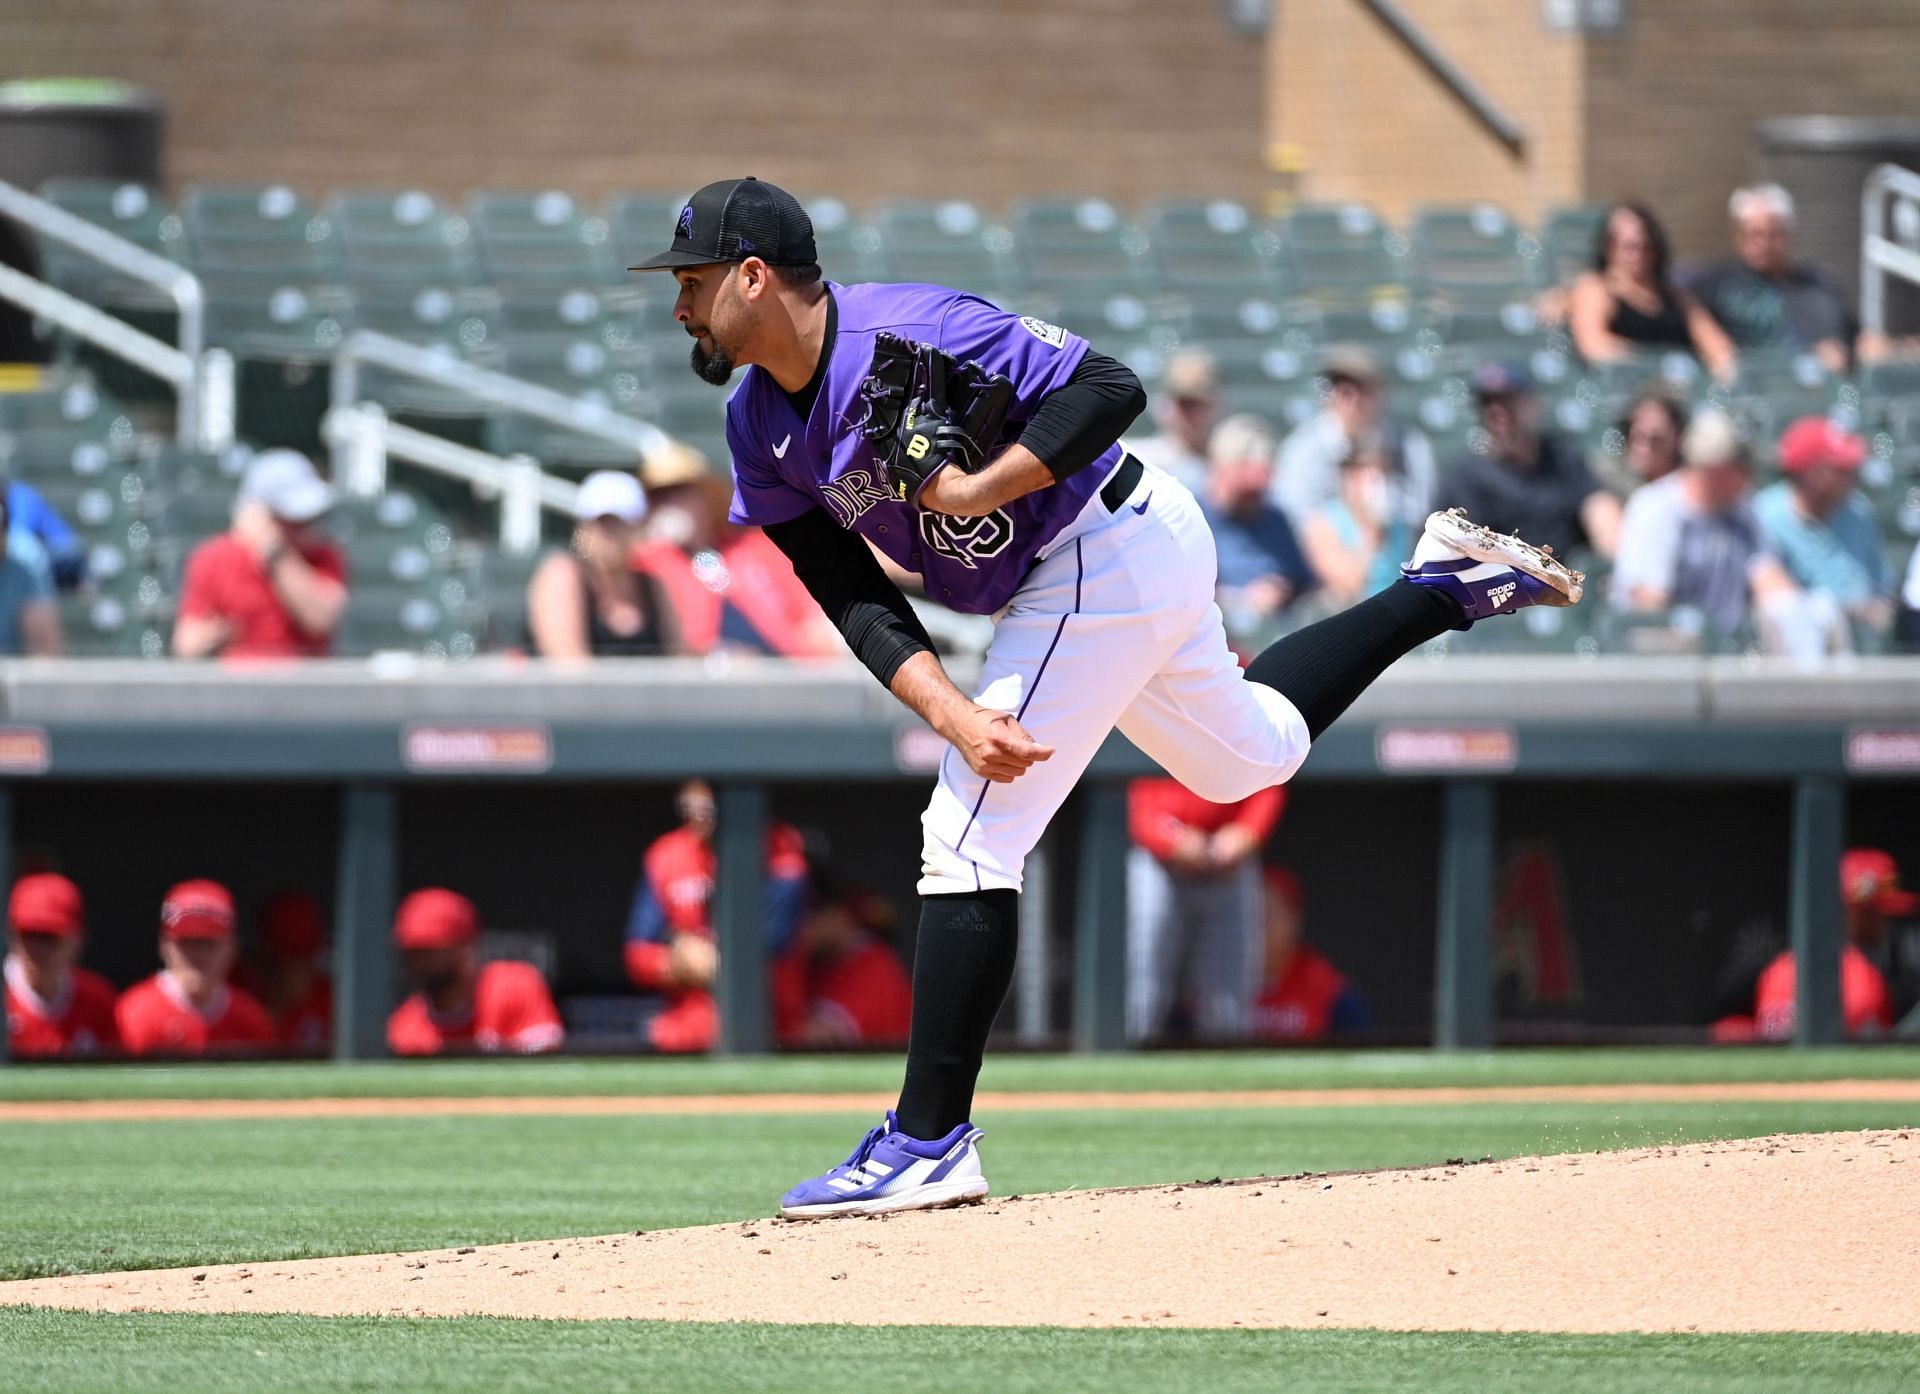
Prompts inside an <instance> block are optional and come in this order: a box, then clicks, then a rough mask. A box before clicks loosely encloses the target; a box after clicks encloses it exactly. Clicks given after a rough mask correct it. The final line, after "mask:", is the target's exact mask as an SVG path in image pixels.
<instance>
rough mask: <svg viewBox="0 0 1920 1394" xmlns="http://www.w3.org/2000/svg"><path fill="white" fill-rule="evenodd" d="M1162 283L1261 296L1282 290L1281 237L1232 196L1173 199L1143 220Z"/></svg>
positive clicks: (1177, 287)
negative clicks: (1261, 293)
mask: <svg viewBox="0 0 1920 1394" xmlns="http://www.w3.org/2000/svg"><path fill="white" fill-rule="evenodd" d="M1142 230H1143V231H1144V232H1145V234H1146V238H1147V250H1148V255H1149V257H1150V258H1151V261H1152V265H1153V269H1154V272H1155V274H1156V275H1157V276H1158V277H1159V280H1160V283H1161V285H1163V286H1165V287H1166V288H1168V289H1172V290H1193V289H1221V290H1227V291H1238V292H1240V293H1242V294H1257V293H1258V292H1259V291H1260V290H1262V289H1265V290H1268V291H1270V292H1273V293H1275V294H1278V293H1279V292H1280V291H1281V290H1282V289H1283V276H1282V272H1283V268H1284V264H1283V263H1282V261H1281V259H1280V239H1279V237H1278V236H1277V235H1276V234H1275V233H1274V232H1273V230H1272V229H1270V228H1266V227H1262V226H1261V225H1260V223H1259V222H1258V221H1257V220H1256V219H1255V218H1254V216H1253V215H1252V214H1251V213H1250V212H1248V211H1247V208H1246V206H1245V205H1244V204H1241V203H1238V202H1235V201H1234V200H1232V199H1170V200H1166V201H1164V202H1160V203H1156V204H1153V205H1151V206H1150V207H1149V208H1148V209H1147V210H1146V214H1145V217H1144V219H1143V229H1142Z"/></svg>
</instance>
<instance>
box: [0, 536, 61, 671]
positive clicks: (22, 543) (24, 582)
mask: <svg viewBox="0 0 1920 1394" xmlns="http://www.w3.org/2000/svg"><path fill="white" fill-rule="evenodd" d="M5 537H6V554H5V556H4V557H0V654H22V653H31V654H56V653H58V652H59V651H60V621H59V616H58V612H57V611H55V609H54V606H53V570H52V568H51V567H50V566H49V565H48V564H47V553H46V549H45V548H43V547H42V546H41V545H40V544H39V543H38V542H37V541H35V540H34V539H33V538H32V537H31V536H29V535H27V534H26V533H20V532H14V531H12V530H11V529H8V530H6V532H5Z"/></svg>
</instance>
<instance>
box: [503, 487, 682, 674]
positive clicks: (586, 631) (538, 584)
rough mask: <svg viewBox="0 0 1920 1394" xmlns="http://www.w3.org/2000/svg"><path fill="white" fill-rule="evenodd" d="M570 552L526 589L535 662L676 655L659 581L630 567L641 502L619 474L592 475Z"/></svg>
mask: <svg viewBox="0 0 1920 1394" xmlns="http://www.w3.org/2000/svg"><path fill="white" fill-rule="evenodd" d="M573 511H574V517H575V519H576V520H578V526H577V527H575V528H574V531H573V545H572V547H571V549H570V550H568V551H564V552H558V551H557V552H554V553H553V554H552V555H550V556H549V557H548V558H547V559H546V560H545V561H543V562H541V563H540V566H539V568H538V569H537V570H536V571H535V572H534V573H533V579H532V580H531V581H529V582H528V583H527V630H528V635H527V640H528V645H529V647H530V648H532V650H533V652H534V653H535V654H537V655H538V656H540V657H541V658H551V659H560V660H567V661H578V660H581V659H587V658H642V657H648V656H651V655H655V654H663V653H674V652H678V651H679V648H680V644H679V624H678V622H677V621H676V619H675V617H674V614H673V609H672V606H671V605H670V604H669V603H668V601H667V597H666V594H665V592H664V590H663V589H662V587H661V585H660V583H659V581H658V580H656V579H655V578H654V577H653V576H651V575H649V574H648V573H647V572H644V571H640V570H637V569H636V568H635V567H634V564H633V549H634V546H635V544H636V543H638V542H639V540H640V524H641V522H642V521H643V520H644V519H645V518H646V516H647V496H646V492H645V491H644V490H643V489H642V488H641V487H640V481H639V479H637V478H636V477H634V476H633V475H631V474H628V473H625V472H624V471H622V470H596V471H595V472H594V473H592V474H590V475H588V476H587V477H586V479H585V480H583V481H582V482H581V485H580V492H579V494H578V495H577V496H576V497H575V500H574V506H573Z"/></svg>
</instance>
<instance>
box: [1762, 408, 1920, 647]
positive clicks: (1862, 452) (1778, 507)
mask: <svg viewBox="0 0 1920 1394" xmlns="http://www.w3.org/2000/svg"><path fill="white" fill-rule="evenodd" d="M1865 458H1866V442H1865V441H1863V440H1861V439H1860V437H1858V436H1856V435H1853V434H1851V433H1849V432H1846V431H1843V430H1841V429H1840V428H1839V427H1837V426H1835V425H1834V424H1833V423H1832V422H1830V421H1828V420H1826V419H1825V418H1822V417H1811V416H1810V417H1807V418H1805V419H1804V420H1801V421H1796V422H1794V424H1793V425H1791V426H1789V427H1788V428H1787V431H1786V434H1784V435H1783V436H1781V438H1780V467H1781V469H1783V470H1784V471H1786V476H1787V477H1786V478H1785V479H1783V480H1781V481H1780V482H1779V483H1777V484H1771V485H1769V486H1768V487H1766V488H1765V489H1762V490H1761V491H1760V492H1759V493H1758V494H1757V495H1755V497H1754V500H1753V511H1754V514H1755V515H1756V516H1757V517H1758V518H1759V519H1760V527H1761V529H1762V530H1763V531H1764V532H1765V533H1766V538H1767V545H1768V547H1769V549H1770V550H1771V551H1773V552H1774V553H1775V554H1776V555H1777V556H1778V557H1779V558H1780V561H1781V564H1782V565H1784V566H1785V567H1786V569H1787V574H1788V575H1789V576H1791V577H1792V578H1793V580H1794V582H1795V583H1796V584H1798V585H1799V586H1801V587H1802V588H1803V589H1805V590H1810V591H1824V592H1826V593H1827V594H1829V595H1831V596H1832V597H1833V598H1834V599H1835V600H1836V601H1838V602H1839V603H1840V604H1841V606H1843V607H1844V608H1845V609H1846V610H1848V611H1849V612H1850V613H1852V614H1854V615H1855V616H1856V617H1857V618H1864V619H1869V620H1871V621H1874V622H1876V623H1881V624H1884V623H1885V622H1886V621H1887V620H1888V619H1890V618H1891V617H1892V605H1891V601H1890V597H1891V595H1892V592H1893V578H1892V576H1891V575H1890V574H1889V572H1888V569H1887V555H1886V551H1885V549H1884V548H1882V547H1881V545H1880V527H1879V524H1878V523H1877V521H1876V520H1875V518H1874V514H1873V505H1872V504H1870V503H1868V502H1867V499H1866V496H1865V495H1863V494H1862V493H1861V492H1860V491H1859V490H1858V489H1856V488H1855V487H1854V483H1853V481H1854V473H1855V471H1856V470H1858V469H1859V467H1860V462H1861V461H1862V460H1863V459H1865Z"/></svg>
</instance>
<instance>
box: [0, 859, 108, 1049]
mask: <svg viewBox="0 0 1920 1394" xmlns="http://www.w3.org/2000/svg"><path fill="white" fill-rule="evenodd" d="M7 926H8V928H9V929H11V930H12V931H13V944H12V947H11V948H10V949H9V950H8V952H7V961H6V983H7V993H6V997H7V1015H6V1029H7V1051H8V1053H9V1054H11V1055H13V1056H14V1057H15V1058H17V1059H21V1060H45V1059H53V1058H56V1057H61V1056H79V1055H95V1054H99V1053H100V1052H103V1051H111V1050H113V1049H114V1048H115V1047H117V1046H118V1045H119V1044H120V1028H119V1027H118V1026H117V1025H116V1024H115V1023H114V1019H113V1007H114V999H115V997H116V995H117V994H116V993H115V992H114V990H113V984H111V983H109V982H108V981H107V980H106V979H105V978H103V977H101V976H100V975H99V974H98V973H94V972H91V971H89V970H88V969H85V968H82V967H81V966H80V951H81V949H82V948H83V947H84V946H85V944H86V935H87V922H86V913H85V910H84V907H83V906H82V905H81V901H80V888H79V887H78V886H76V885H74V884H73V882H71V881H69V880H68V879H67V878H66V877H64V876H60V875H58V874H56V873H54V872H51V871H39V872H35V873H33V874H32V875H30V876H22V877H21V878H20V879H19V880H18V881H16V882H15V883H14V886H13V894H12V895H11V896H9V897H8V899H7Z"/></svg>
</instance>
